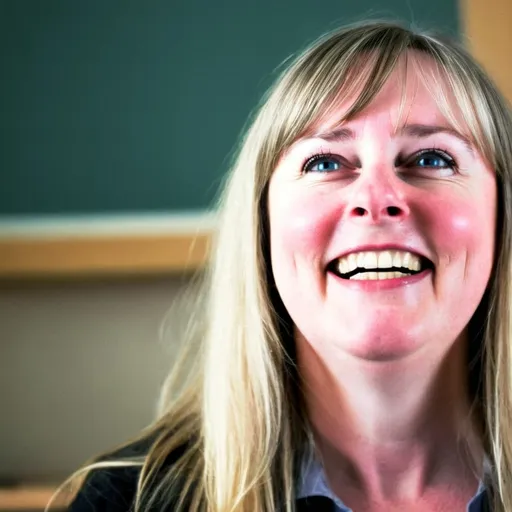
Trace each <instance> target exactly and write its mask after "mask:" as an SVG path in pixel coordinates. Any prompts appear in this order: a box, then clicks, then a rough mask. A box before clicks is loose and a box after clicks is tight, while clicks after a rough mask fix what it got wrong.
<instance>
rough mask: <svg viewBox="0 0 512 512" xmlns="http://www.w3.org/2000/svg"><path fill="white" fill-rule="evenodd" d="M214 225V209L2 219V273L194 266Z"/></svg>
mask: <svg viewBox="0 0 512 512" xmlns="http://www.w3.org/2000/svg"><path fill="white" fill-rule="evenodd" d="M214 227H215V218H214V216H213V215H212V214H210V213H195V214H189V215H184V214H173V215H167V216H143V215H140V216H122V217H106V216H105V217H92V216H91V217H84V218H78V219H73V218H58V219H44V218H41V219H38V218H34V219H28V220H16V219H14V220H12V219H11V220H10V221H9V220H2V221H1V222H0V279H11V278H14V279H19V278H22V279H23V278H45V277H49V278H55V277H57V278H59V277H84V276H135V275H137V276H139V275H155V274H168V273H176V272H190V271H195V270H197V269H199V268H201V267H202V266H203V265H204V263H205V261H206V258H207V256H208V247H209V243H210V237H211V233H212V231H213V229H214Z"/></svg>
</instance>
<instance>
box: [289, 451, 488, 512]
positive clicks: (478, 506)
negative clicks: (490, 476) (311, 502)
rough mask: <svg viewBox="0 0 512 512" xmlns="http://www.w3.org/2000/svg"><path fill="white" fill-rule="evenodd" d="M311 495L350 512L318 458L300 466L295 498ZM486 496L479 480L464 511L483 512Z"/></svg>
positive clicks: (334, 511)
mask: <svg viewBox="0 0 512 512" xmlns="http://www.w3.org/2000/svg"><path fill="white" fill-rule="evenodd" d="M313 496H323V497H325V498H329V499H330V500H331V501H332V502H333V503H334V509H333V512H352V509H350V508H348V507H347V506H346V505H345V504H344V503H343V502H342V501H341V500H340V499H339V498H338V496H336V495H335V494H334V492H332V490H331V488H330V487H329V484H328V483H327V479H326V477H325V473H324V470H323V467H322V465H321V464H320V463H319V461H318V460H316V459H315V458H312V459H311V460H310V461H308V462H307V463H305V464H303V466H302V477H301V481H300V484H299V488H298V495H297V498H298V499H300V498H311V497H313ZM485 498H486V486H485V485H484V483H483V482H480V485H479V486H478V490H477V492H476V494H475V495H474V496H473V498H471V501H470V502H469V503H468V505H467V507H466V512H483V510H484V502H485Z"/></svg>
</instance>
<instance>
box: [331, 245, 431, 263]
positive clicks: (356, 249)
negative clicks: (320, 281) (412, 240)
mask: <svg viewBox="0 0 512 512" xmlns="http://www.w3.org/2000/svg"><path fill="white" fill-rule="evenodd" d="M368 251H402V252H410V253H412V254H415V255H416V256H419V257H420V258H423V259H426V260H428V261H429V262H431V263H432V260H431V259H430V258H429V257H428V256H426V255H425V254H424V253H423V252H422V251H420V250H418V249H417V248H414V247H410V246H406V245H400V244H392V243H391V244H368V245H358V246H356V247H352V248H350V249H347V250H346V251H344V252H343V253H341V254H339V255H338V256H336V257H335V258H332V259H330V260H329V264H331V263H332V262H334V261H337V260H339V259H340V258H344V257H345V256H348V255H349V254H352V253H357V252H368Z"/></svg>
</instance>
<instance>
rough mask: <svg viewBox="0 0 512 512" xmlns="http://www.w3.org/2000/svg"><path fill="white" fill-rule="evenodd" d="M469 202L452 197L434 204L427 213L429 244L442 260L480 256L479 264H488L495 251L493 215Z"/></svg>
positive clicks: (475, 203)
mask: <svg viewBox="0 0 512 512" xmlns="http://www.w3.org/2000/svg"><path fill="white" fill-rule="evenodd" d="M468 199H469V198H464V199H460V198H457V197H453V198H451V200H447V201H442V202H441V201H439V202H433V203H431V205H430V207H427V211H425V210H424V211H425V216H424V219H425V221H426V224H428V225H429V228H430V229H429V234H430V241H431V243H432V244H433V248H434V250H435V251H436V252H437V256H438V257H439V258H440V259H441V260H448V261H453V260H454V259H458V258H460V257H464V258H470V259H472V260H474V258H475V256H477V255H478V258H479V259H480V263H481V264H486V263H487V261H486V260H487V259H488V257H489V256H490V255H491V254H492V252H493V245H494V240H493V233H494V222H495V219H494V213H493V211H492V210H491V209H490V208H489V209H487V208H486V207H485V205H484V207H483V208H479V207H478V206H479V205H478V204H477V202H476V201H473V200H471V201H470V200H468Z"/></svg>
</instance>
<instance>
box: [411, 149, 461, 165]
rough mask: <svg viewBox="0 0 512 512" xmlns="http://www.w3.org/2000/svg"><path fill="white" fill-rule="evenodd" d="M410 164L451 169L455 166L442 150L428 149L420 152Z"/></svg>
mask: <svg viewBox="0 0 512 512" xmlns="http://www.w3.org/2000/svg"><path fill="white" fill-rule="evenodd" d="M410 165H416V166H418V167H429V168H433V169H447V168H449V169H452V168H453V167H454V166H455V161H454V160H453V158H451V157H450V156H449V155H447V154H445V153H444V152H440V151H433V150H428V151H424V152H423V153H420V154H419V155H418V156H417V157H416V158H414V159H413V161H412V162H411V164H410Z"/></svg>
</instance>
